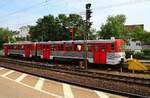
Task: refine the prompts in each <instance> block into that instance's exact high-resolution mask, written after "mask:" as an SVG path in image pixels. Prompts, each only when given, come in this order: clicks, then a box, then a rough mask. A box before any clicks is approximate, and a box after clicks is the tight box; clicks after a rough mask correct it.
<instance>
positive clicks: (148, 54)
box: [142, 49, 150, 56]
mask: <svg viewBox="0 0 150 98" xmlns="http://www.w3.org/2000/svg"><path fill="white" fill-rule="evenodd" d="M142 52H143V53H144V55H147V56H150V49H144V50H142Z"/></svg>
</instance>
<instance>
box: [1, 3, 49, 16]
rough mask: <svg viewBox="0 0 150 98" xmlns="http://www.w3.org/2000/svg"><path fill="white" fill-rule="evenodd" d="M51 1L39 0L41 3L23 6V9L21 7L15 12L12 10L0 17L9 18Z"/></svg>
mask: <svg viewBox="0 0 150 98" xmlns="http://www.w3.org/2000/svg"><path fill="white" fill-rule="evenodd" d="M49 1H50V0H46V1H43V2H39V3H37V4H34V5H31V6H29V7H26V8H23V9H19V10H16V11H13V12H11V13H8V14H6V15H4V16H2V17H0V19H3V18H7V17H9V16H12V15H15V14H19V13H23V12H24V11H27V10H31V9H32V8H34V7H36V6H38V5H40V6H43V5H45V4H46V3H48V2H49Z"/></svg>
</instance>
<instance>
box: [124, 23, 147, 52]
mask: <svg viewBox="0 0 150 98" xmlns="http://www.w3.org/2000/svg"><path fill="white" fill-rule="evenodd" d="M136 27H140V28H142V30H144V24H136V25H125V29H128V30H129V31H132V30H134V29H135V28H136ZM126 49H127V50H131V51H136V52H140V51H141V50H142V43H141V42H140V41H133V40H132V39H130V41H129V43H127V44H126Z"/></svg>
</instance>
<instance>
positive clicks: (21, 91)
mask: <svg viewBox="0 0 150 98" xmlns="http://www.w3.org/2000/svg"><path fill="white" fill-rule="evenodd" d="M0 98H126V97H123V96H118V95H113V94H109V93H104V92H101V91H96V90H91V89H87V88H82V87H79V86H74V85H70V84H66V83H60V82H57V81H53V80H49V79H45V78H41V77H37V76H33V75H29V74H26V73H22V72H18V71H14V70H10V69H6V68H3V67H0Z"/></svg>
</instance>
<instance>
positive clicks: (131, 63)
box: [127, 59, 148, 71]
mask: <svg viewBox="0 0 150 98" xmlns="http://www.w3.org/2000/svg"><path fill="white" fill-rule="evenodd" d="M127 64H128V70H132V71H148V67H147V66H146V65H144V64H143V63H141V62H139V61H138V60H136V59H128V60H127Z"/></svg>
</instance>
